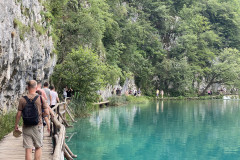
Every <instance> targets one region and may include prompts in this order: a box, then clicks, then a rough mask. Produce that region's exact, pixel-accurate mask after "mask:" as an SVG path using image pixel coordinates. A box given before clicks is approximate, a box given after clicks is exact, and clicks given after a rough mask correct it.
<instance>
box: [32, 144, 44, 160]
mask: <svg viewBox="0 0 240 160" xmlns="http://www.w3.org/2000/svg"><path fill="white" fill-rule="evenodd" d="M41 156H42V148H41V147H39V148H36V150H35V159H34V160H41V158H42V157H41Z"/></svg>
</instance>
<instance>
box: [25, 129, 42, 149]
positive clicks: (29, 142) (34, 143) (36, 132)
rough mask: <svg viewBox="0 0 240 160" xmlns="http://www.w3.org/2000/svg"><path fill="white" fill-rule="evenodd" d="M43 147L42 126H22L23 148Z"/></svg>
mask: <svg viewBox="0 0 240 160" xmlns="http://www.w3.org/2000/svg"><path fill="white" fill-rule="evenodd" d="M42 146H43V126H42V125H36V126H23V147H24V148H33V147H35V148H40V147H42Z"/></svg>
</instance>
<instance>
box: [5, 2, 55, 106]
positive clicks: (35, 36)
mask: <svg viewBox="0 0 240 160" xmlns="http://www.w3.org/2000/svg"><path fill="white" fill-rule="evenodd" d="M42 2H43V1H42ZM44 10H45V9H44V7H43V6H42V5H41V3H40V1H38V0H1V1H0V11H1V12H0V109H1V110H2V109H4V110H9V109H11V108H14V107H16V106H17V105H16V104H17V100H18V98H19V97H20V96H22V95H23V94H24V93H25V92H26V89H25V88H26V81H28V80H31V79H35V80H41V81H43V80H48V78H49V76H50V75H51V73H52V72H53V68H54V66H55V64H56V55H54V54H53V53H52V51H53V49H54V46H53V41H52V37H51V36H49V35H50V29H51V28H50V27H49V28H47V25H46V22H45V20H44V17H43V15H42V14H41V13H43V11H44Z"/></svg>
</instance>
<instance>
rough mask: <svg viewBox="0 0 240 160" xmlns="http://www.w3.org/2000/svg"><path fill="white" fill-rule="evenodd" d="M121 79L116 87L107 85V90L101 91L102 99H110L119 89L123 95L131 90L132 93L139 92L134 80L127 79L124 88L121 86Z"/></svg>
mask: <svg viewBox="0 0 240 160" xmlns="http://www.w3.org/2000/svg"><path fill="white" fill-rule="evenodd" d="M119 81H120V79H119V80H118V81H117V82H116V84H115V85H114V86H112V85H107V87H106V88H104V89H103V90H100V93H99V94H101V97H102V99H103V100H107V99H108V98H109V97H112V96H113V93H112V92H113V90H115V91H116V89H117V88H119V89H120V90H121V94H122V95H124V94H125V92H128V91H129V90H131V91H136V90H137V86H136V84H135V81H134V78H133V77H132V78H126V80H125V82H124V84H123V86H121V85H120V84H119Z"/></svg>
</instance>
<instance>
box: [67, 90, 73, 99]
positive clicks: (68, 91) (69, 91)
mask: <svg viewBox="0 0 240 160" xmlns="http://www.w3.org/2000/svg"><path fill="white" fill-rule="evenodd" d="M72 92H73V89H72V88H71V87H70V88H69V89H68V90H67V97H68V98H71V97H72Z"/></svg>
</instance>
